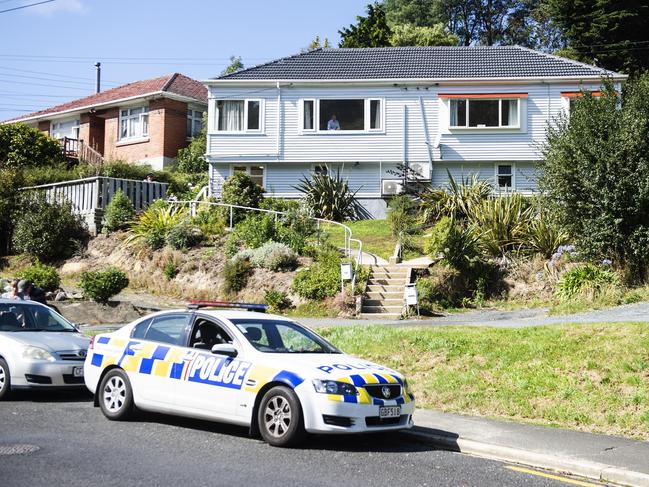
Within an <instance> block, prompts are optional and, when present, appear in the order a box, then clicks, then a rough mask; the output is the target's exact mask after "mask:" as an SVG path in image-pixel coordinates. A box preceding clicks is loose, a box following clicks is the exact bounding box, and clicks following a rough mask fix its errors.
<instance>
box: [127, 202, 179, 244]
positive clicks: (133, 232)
mask: <svg viewBox="0 0 649 487" xmlns="http://www.w3.org/2000/svg"><path fill="white" fill-rule="evenodd" d="M188 215H189V213H188V211H187V208H185V207H182V206H176V205H169V206H165V207H160V206H151V207H149V208H147V209H146V210H145V211H144V212H143V213H142V214H141V215H140V217H139V218H138V219H137V220H135V221H133V222H132V223H131V227H130V235H129V236H128V238H127V239H126V240H125V243H126V245H133V246H142V245H148V246H149V247H151V248H152V249H159V248H161V247H163V246H164V243H165V238H166V236H167V233H168V232H169V230H171V229H172V228H173V227H175V226H176V225H178V224H179V223H180V222H181V221H182V220H184V219H186V218H188Z"/></svg>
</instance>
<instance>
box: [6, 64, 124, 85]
mask: <svg viewBox="0 0 649 487" xmlns="http://www.w3.org/2000/svg"><path fill="white" fill-rule="evenodd" d="M0 69H4V70H8V71H18V72H20V73H32V74H44V75H46V76H56V77H59V78H69V79H79V80H84V81H92V82H93V83H94V82H95V78H84V77H82V76H71V75H68V74H59V73H48V72H45V71H33V70H31V69H19V68H10V67H8V66H2V67H0ZM101 81H102V83H104V82H107V83H115V84H123V82H121V81H111V80H104V79H102V80H101Z"/></svg>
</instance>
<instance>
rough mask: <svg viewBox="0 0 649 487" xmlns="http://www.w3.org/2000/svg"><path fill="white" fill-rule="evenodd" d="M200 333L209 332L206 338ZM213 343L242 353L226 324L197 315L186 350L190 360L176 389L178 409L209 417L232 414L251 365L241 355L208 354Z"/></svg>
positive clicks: (235, 409)
mask: <svg viewBox="0 0 649 487" xmlns="http://www.w3.org/2000/svg"><path fill="white" fill-rule="evenodd" d="M204 330H209V333H207V334H208V335H209V336H206V331H204ZM217 343H231V344H233V345H234V346H235V347H236V348H237V350H238V351H239V353H240V354H241V352H242V347H241V346H240V344H239V343H238V342H237V341H236V338H234V333H233V332H232V330H230V329H229V328H228V327H227V326H226V325H224V324H223V323H221V322H219V321H218V320H216V319H214V318H212V317H208V316H204V315H197V316H196V318H195V320H194V323H193V327H192V331H191V333H190V335H189V337H188V343H187V345H188V347H187V349H186V350H187V354H190V355H191V356H192V358H191V360H190V362H189V366H188V368H187V370H185V371H184V376H183V378H182V380H181V381H179V384H178V388H177V399H176V401H177V402H176V404H177V405H178V407H179V409H182V410H183V411H186V412H189V413H194V414H197V415H200V416H205V417H213V418H219V417H224V416H226V417H227V416H233V415H235V412H236V411H237V407H238V401H239V396H240V393H241V388H242V386H243V383H244V378H245V376H246V374H247V373H248V371H249V369H250V366H251V364H250V362H248V361H246V360H245V357H243V356H241V355H238V356H237V357H234V358H232V357H227V356H225V355H219V354H214V353H212V352H211V349H212V346H213V345H215V344H217Z"/></svg>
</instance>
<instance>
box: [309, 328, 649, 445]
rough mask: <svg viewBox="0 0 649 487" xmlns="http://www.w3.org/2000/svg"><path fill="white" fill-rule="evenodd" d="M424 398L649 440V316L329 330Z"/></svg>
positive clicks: (470, 410)
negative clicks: (645, 319)
mask: <svg viewBox="0 0 649 487" xmlns="http://www.w3.org/2000/svg"><path fill="white" fill-rule="evenodd" d="M319 331H320V333H322V334H323V335H324V336H326V337H327V338H328V339H329V340H331V341H332V342H333V343H334V344H336V345H337V346H339V347H340V348H341V349H342V350H344V351H345V352H346V353H349V354H352V355H356V356H359V357H363V358H365V359H368V360H372V361H376V362H379V363H382V364H385V365H389V366H390V367H393V368H395V369H398V370H399V371H401V372H403V373H404V374H405V375H406V376H407V377H408V380H409V382H410V383H411V385H412V387H413V389H414V392H415V396H416V399H417V404H418V406H420V407H425V408H432V409H437V410H440V411H446V412H454V413H462V414H469V415H478V416H485V417H492V418H500V419H508V420H514V421H521V422H528V423H534V424H541V425H547V426H557V427H564V428H571V429H578V430H583V431H591V432H597V433H606V434H613V435H622V436H627V437H632V438H638V439H644V440H649V325H648V324H646V323H642V324H635V323H629V324H588V325H567V326H547V327H537V328H524V329H496V328H467V327H464V328H460V327H453V328H450V327H449V328H446V327H444V328H391V327H382V326H376V327H336V328H326V329H320V330H319Z"/></svg>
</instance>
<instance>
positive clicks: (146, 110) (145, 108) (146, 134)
mask: <svg viewBox="0 0 649 487" xmlns="http://www.w3.org/2000/svg"><path fill="white" fill-rule="evenodd" d="M140 108H141V109H142V113H138V114H136V115H131V110H138V109H140ZM124 110H127V111H128V115H126V116H123V115H122V112H123V111H124ZM145 115H146V116H147V124H146V128H147V131H146V132H144V131H143V130H142V127H144V124H143V123H142V118H143V117H144V116H145ZM136 118H137V119H138V120H139V122H140V130H141V132H140V133H139V134H136V135H132V136H129V135H128V133H129V132H130V128H129V127H130V123H129V121H130V120H135V119H136ZM124 119H126V120H127V122H126V136H125V137H122V120H124ZM150 121H151V120H150V118H149V107H148V106H147V105H137V106H129V107H119V122H118V124H117V130H118V137H117V140H118V141H120V142H121V141H128V140H141V139H146V138H148V137H149V123H150Z"/></svg>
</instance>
